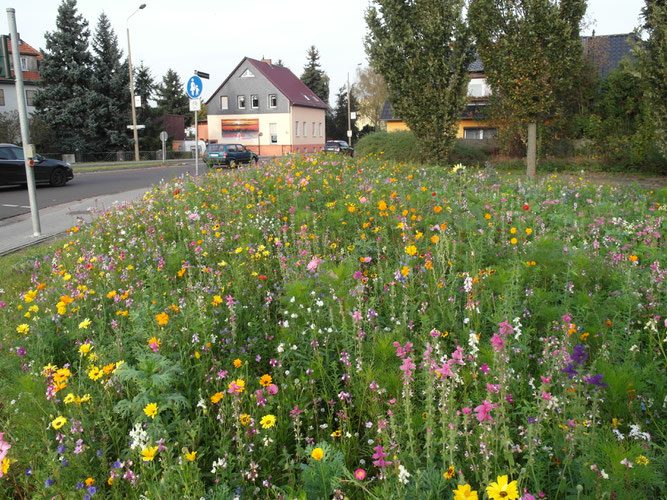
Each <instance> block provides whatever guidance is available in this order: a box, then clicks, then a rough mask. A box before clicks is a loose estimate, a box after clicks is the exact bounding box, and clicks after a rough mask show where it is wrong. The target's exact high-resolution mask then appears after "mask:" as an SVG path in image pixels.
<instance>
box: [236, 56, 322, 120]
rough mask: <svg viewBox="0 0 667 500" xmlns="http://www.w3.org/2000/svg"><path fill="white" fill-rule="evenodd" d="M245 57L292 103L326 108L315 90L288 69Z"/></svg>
mask: <svg viewBox="0 0 667 500" xmlns="http://www.w3.org/2000/svg"><path fill="white" fill-rule="evenodd" d="M246 59H247V60H248V61H249V62H250V63H251V64H252V65H253V66H255V67H256V68H257V69H258V70H259V71H260V72H261V73H262V74H263V75H264V76H265V77H266V78H267V79H268V80H269V81H270V82H271V83H272V84H273V85H275V86H276V88H277V89H278V90H280V92H282V93H283V94H284V95H285V97H287V98H288V99H289V100H290V101H291V103H292V104H293V105H294V104H296V105H297V106H308V107H311V108H324V109H327V107H328V106H327V105H326V104H325V103H323V102H322V100H321V99H320V98H319V97H317V96H316V95H315V92H313V91H312V90H310V89H309V88H308V87H307V86H306V84H305V83H303V82H302V81H301V80H299V79H298V78H297V76H296V75H295V74H294V73H292V72H291V71H290V70H289V69H287V68H284V67H282V66H274V65H273V64H269V63H266V62H263V61H258V60H257V59H251V58H249V57H246Z"/></svg>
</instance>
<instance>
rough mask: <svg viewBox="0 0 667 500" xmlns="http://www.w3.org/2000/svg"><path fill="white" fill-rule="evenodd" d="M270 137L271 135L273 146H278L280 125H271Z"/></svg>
mask: <svg viewBox="0 0 667 500" xmlns="http://www.w3.org/2000/svg"><path fill="white" fill-rule="evenodd" d="M269 135H271V144H278V124H277V123H269Z"/></svg>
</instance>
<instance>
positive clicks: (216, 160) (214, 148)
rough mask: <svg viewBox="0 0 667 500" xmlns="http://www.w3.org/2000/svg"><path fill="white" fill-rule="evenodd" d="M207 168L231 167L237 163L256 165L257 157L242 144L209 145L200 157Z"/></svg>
mask: <svg viewBox="0 0 667 500" xmlns="http://www.w3.org/2000/svg"><path fill="white" fill-rule="evenodd" d="M202 157H203V158H204V162H206V165H208V166H209V167H214V166H216V165H220V166H228V167H233V166H236V165H238V164H239V163H251V162H252V163H257V160H258V159H259V157H258V156H257V154H256V153H253V152H252V151H250V150H249V149H247V148H246V147H245V146H244V145H243V144H209V145H208V147H207V148H206V151H204V154H203V156H202Z"/></svg>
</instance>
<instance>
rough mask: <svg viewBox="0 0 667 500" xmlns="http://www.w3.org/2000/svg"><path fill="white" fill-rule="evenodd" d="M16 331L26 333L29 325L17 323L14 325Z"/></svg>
mask: <svg viewBox="0 0 667 500" xmlns="http://www.w3.org/2000/svg"><path fill="white" fill-rule="evenodd" d="M16 331H17V332H19V333H23V334H26V333H28V332H29V331H30V327H29V326H28V325H26V324H25V323H23V324H22V325H19V326H17V327H16Z"/></svg>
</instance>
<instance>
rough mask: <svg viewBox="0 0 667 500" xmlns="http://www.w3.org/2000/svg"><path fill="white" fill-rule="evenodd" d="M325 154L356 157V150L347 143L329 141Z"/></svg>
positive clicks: (325, 147)
mask: <svg viewBox="0 0 667 500" xmlns="http://www.w3.org/2000/svg"><path fill="white" fill-rule="evenodd" d="M324 152H325V153H342V154H345V155H350V156H354V148H353V147H352V146H350V145H349V144H348V143H347V142H346V141H327V142H326V144H325V145H324Z"/></svg>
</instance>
